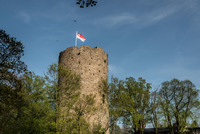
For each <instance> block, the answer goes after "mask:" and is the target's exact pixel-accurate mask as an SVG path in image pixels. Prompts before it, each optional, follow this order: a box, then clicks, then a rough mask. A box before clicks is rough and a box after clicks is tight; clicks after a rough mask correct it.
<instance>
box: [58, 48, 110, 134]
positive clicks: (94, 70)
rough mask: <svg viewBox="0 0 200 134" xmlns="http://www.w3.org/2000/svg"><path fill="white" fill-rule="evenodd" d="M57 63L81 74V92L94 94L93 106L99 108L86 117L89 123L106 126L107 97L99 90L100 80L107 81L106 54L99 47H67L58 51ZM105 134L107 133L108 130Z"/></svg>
mask: <svg viewBox="0 0 200 134" xmlns="http://www.w3.org/2000/svg"><path fill="white" fill-rule="evenodd" d="M59 64H60V65H62V66H64V67H65V68H69V69H70V71H73V72H75V73H77V74H79V75H80V76H81V89H80V91H81V94H85V95H88V94H95V95H96V98H95V101H96V102H95V106H96V107H99V108H100V109H99V110H97V111H96V113H95V114H94V115H92V116H91V118H90V119H88V121H89V123H90V124H91V125H92V124H93V123H100V124H101V126H103V127H108V123H109V109H108V98H107V94H105V92H103V91H99V90H101V89H100V88H99V84H100V83H101V82H102V80H104V81H107V82H108V54H107V53H105V52H104V51H103V49H102V48H99V47H96V48H92V47H89V46H81V47H80V48H77V47H69V48H67V49H66V50H64V51H62V52H61V53H60V56H59ZM106 134H109V130H107V131H106Z"/></svg>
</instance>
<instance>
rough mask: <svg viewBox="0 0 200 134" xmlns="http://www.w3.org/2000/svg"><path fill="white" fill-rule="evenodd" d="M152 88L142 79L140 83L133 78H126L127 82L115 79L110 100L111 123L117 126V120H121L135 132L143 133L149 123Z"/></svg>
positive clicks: (139, 80)
mask: <svg viewBox="0 0 200 134" xmlns="http://www.w3.org/2000/svg"><path fill="white" fill-rule="evenodd" d="M150 88H151V86H150V84H149V83H146V81H145V80H144V79H142V78H138V81H136V80H135V79H134V78H133V77H129V78H126V80H125V81H118V79H116V78H115V79H113V81H112V83H111V87H110V98H109V101H110V111H111V112H110V113H111V119H112V120H111V123H112V124H113V125H115V123H116V121H117V119H119V118H121V119H123V123H124V124H129V125H130V126H131V127H132V129H134V131H135V132H137V133H143V131H144V128H145V126H146V123H147V122H148V121H149V113H150V109H149V106H150V104H149V99H150V91H149V90H150ZM112 124H111V125H112ZM111 130H112V127H111Z"/></svg>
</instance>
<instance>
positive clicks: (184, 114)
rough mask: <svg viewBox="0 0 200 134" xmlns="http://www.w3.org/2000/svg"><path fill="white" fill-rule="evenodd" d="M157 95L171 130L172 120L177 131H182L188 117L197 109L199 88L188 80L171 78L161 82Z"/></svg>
mask: <svg viewBox="0 0 200 134" xmlns="http://www.w3.org/2000/svg"><path fill="white" fill-rule="evenodd" d="M159 95H160V98H159V100H160V106H161V109H162V113H163V115H164V117H165V120H166V121H167V123H168V126H169V127H170V128H171V131H172V123H173V122H174V123H175V125H176V126H177V131H178V133H182V132H183V131H185V127H186V126H187V125H188V121H189V119H190V118H191V117H193V116H195V115H194V114H195V111H198V110H199V104H200V101H199V98H198V95H199V90H197V89H196V87H195V86H194V84H193V83H192V82H191V81H189V80H184V81H179V80H178V79H173V80H171V81H166V82H163V83H162V87H161V89H160V91H159Z"/></svg>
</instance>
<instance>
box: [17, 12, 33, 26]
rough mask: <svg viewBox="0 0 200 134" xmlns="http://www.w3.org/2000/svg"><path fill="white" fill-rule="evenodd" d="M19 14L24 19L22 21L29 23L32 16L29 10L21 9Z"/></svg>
mask: <svg viewBox="0 0 200 134" xmlns="http://www.w3.org/2000/svg"><path fill="white" fill-rule="evenodd" d="M19 16H20V18H21V19H22V21H23V22H25V23H29V22H30V20H31V16H30V14H28V13H27V12H23V11H21V12H19Z"/></svg>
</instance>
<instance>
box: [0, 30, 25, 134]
mask: <svg viewBox="0 0 200 134" xmlns="http://www.w3.org/2000/svg"><path fill="white" fill-rule="evenodd" d="M23 48H24V47H23V45H22V43H21V42H20V41H17V40H16V38H14V37H10V36H9V35H8V34H6V32H5V31H4V30H1V29H0V100H1V101H0V133H6V132H8V131H11V130H14V129H15V130H17V129H18V128H19V127H20V124H17V123H16V122H17V121H18V120H19V118H20V116H21V115H20V114H21V110H22V107H23V106H24V105H25V104H26V102H25V100H24V89H23V82H22V80H21V78H20V75H19V74H20V73H24V72H25V70H26V65H25V64H24V63H23V62H22V61H21V60H20V59H21V56H23V54H24V50H23ZM11 128H13V129H11Z"/></svg>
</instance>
